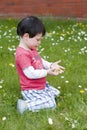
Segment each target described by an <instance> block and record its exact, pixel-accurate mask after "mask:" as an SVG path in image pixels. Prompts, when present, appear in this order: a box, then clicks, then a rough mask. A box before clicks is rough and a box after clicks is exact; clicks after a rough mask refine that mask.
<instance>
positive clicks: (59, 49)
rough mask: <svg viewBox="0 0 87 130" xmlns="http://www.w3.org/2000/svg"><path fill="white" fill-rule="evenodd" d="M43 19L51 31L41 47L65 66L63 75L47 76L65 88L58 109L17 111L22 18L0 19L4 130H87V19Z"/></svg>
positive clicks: (0, 111)
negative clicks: (17, 58) (18, 31)
mask: <svg viewBox="0 0 87 130" xmlns="http://www.w3.org/2000/svg"><path fill="white" fill-rule="evenodd" d="M42 20H43V22H44V24H45V26H46V29H47V33H46V36H45V37H44V38H43V40H42V44H41V45H40V47H39V48H38V50H39V52H40V54H41V56H42V57H43V58H45V59H46V60H48V61H56V60H61V63H60V64H61V65H62V66H64V67H65V72H64V73H63V74H61V75H59V76H56V77H53V76H48V77H47V80H48V81H49V83H50V84H51V85H53V86H54V87H56V88H58V89H60V91H61V95H60V97H59V98H58V99H57V108H56V109H55V110H50V109H47V110H41V111H40V112H39V113H33V112H29V111H26V112H25V113H24V114H23V115H20V113H18V112H17V110H16V103H17V100H18V98H21V93H20V85H19V78H18V75H17V72H16V68H15V56H14V55H15V49H16V47H17V45H18V42H19V41H18V36H17V35H16V26H17V23H18V20H12V19H10V18H8V19H5V20H0V130H19V129H20V130H72V129H74V130H87V21H83V22H78V21H75V20H73V21H72V20H65V21H64V20H63V21H62V20H58V19H55V20H54V19H49V18H46V19H45V18H43V19H42ZM48 118H52V120H53V124H52V125H50V124H49V123H48Z"/></svg>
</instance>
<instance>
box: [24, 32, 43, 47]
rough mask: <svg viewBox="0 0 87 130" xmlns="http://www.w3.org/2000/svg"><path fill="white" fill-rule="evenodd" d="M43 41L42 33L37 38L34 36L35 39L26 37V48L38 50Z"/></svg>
mask: <svg viewBox="0 0 87 130" xmlns="http://www.w3.org/2000/svg"><path fill="white" fill-rule="evenodd" d="M41 39H42V33H41V34H37V35H36V36H34V37H33V38H29V35H28V36H27V37H26V42H25V44H26V47H27V48H28V49H34V48H37V47H38V46H39V44H40V42H41Z"/></svg>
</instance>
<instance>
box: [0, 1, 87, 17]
mask: <svg viewBox="0 0 87 130" xmlns="http://www.w3.org/2000/svg"><path fill="white" fill-rule="evenodd" d="M26 15H37V16H50V17H58V18H68V17H70V18H81V19H85V18H87V0H0V17H1V18H2V17H5V18H6V17H18V18H19V17H24V16H26Z"/></svg>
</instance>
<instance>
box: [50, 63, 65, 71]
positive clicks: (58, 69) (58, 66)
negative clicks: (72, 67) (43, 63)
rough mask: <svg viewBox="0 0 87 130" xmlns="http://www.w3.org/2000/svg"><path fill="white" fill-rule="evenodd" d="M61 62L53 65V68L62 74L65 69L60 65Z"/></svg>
mask: <svg viewBox="0 0 87 130" xmlns="http://www.w3.org/2000/svg"><path fill="white" fill-rule="evenodd" d="M60 62H61V61H60V60H59V61H56V62H54V63H52V65H51V68H52V69H55V71H58V72H60V73H62V72H64V70H65V68H64V67H63V66H60V65H59V63H60Z"/></svg>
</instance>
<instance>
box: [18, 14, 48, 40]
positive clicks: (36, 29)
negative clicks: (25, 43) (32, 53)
mask: <svg viewBox="0 0 87 130" xmlns="http://www.w3.org/2000/svg"><path fill="white" fill-rule="evenodd" d="M45 32H46V30H45V27H44V25H43V23H42V21H41V20H40V19H38V18H37V17H35V16H28V17H25V18H24V19H22V20H21V21H20V22H19V23H18V26H17V34H18V35H19V36H21V37H22V36H23V35H24V34H25V33H28V34H29V37H30V38H32V37H34V36H36V35H37V34H40V33H42V36H44V35H45Z"/></svg>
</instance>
